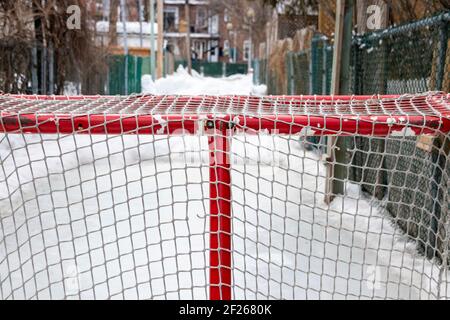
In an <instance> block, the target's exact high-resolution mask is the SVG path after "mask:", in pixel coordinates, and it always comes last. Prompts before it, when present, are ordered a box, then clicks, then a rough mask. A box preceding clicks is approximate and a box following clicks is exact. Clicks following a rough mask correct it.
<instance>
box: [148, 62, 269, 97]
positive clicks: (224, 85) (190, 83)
mask: <svg viewBox="0 0 450 320" xmlns="http://www.w3.org/2000/svg"><path fill="white" fill-rule="evenodd" d="M266 91H267V87H266V86H265V85H260V86H255V85H253V76H252V75H251V74H247V75H242V74H238V75H233V76H230V77H226V78H212V77H204V76H202V75H200V74H199V73H198V72H196V71H195V70H193V71H192V75H189V74H188V72H187V70H186V69H184V68H183V67H182V66H179V67H178V69H177V71H176V72H175V73H174V74H173V75H169V76H167V77H166V78H163V79H159V80H156V81H155V82H153V81H152V77H151V76H150V75H144V76H143V77H142V92H143V93H148V94H161V95H164V94H181V95H203V94H205V95H249V94H252V95H265V94H266Z"/></svg>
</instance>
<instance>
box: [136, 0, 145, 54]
mask: <svg viewBox="0 0 450 320" xmlns="http://www.w3.org/2000/svg"><path fill="white" fill-rule="evenodd" d="M137 5H138V12H139V44H140V46H141V48H142V47H143V46H144V39H143V35H142V21H143V20H144V13H143V11H142V7H143V6H144V5H143V3H142V0H138V3H137Z"/></svg>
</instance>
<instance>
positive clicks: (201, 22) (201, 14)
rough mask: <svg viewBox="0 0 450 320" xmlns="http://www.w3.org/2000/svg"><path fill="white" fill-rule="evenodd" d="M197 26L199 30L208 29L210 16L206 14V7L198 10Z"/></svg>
mask: <svg viewBox="0 0 450 320" xmlns="http://www.w3.org/2000/svg"><path fill="white" fill-rule="evenodd" d="M195 26H196V27H197V28H199V29H203V28H207V27H208V16H207V13H206V8H204V7H198V8H197V18H196V21H195Z"/></svg>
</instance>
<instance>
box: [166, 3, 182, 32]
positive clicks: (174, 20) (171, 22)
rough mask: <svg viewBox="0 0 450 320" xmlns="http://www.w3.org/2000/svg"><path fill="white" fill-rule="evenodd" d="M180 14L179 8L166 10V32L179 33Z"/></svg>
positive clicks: (167, 8)
mask: <svg viewBox="0 0 450 320" xmlns="http://www.w3.org/2000/svg"><path fill="white" fill-rule="evenodd" d="M178 24H179V13H178V8H177V7H165V8H164V32H178Z"/></svg>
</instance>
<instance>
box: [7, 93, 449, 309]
mask: <svg viewBox="0 0 450 320" xmlns="http://www.w3.org/2000/svg"><path fill="white" fill-rule="evenodd" d="M449 98H450V95H449V94H443V93H431V94H421V95H403V96H268V97H256V96H194V97H190V96H152V95H135V96H128V97H118V96H117V97H113V96H110V97H107V96H83V97H63V96H31V95H0V132H2V133H8V134H64V135H65V134H84V135H95V134H99V135H127V134H129V135H152V136H157V135H163V136H168V135H178V134H182V135H186V134H191V135H206V136H208V139H209V148H210V153H209V157H210V170H209V179H210V182H209V183H210V191H209V192H210V199H209V202H210V216H209V219H210V239H209V242H210V243H209V246H210V247H209V266H208V268H209V272H210V275H209V277H210V283H209V287H210V289H209V290H210V291H209V292H210V294H209V297H210V298H211V299H225V300H226V299H231V298H232V285H233V284H232V268H233V267H232V254H233V247H232V232H233V231H232V230H231V219H232V212H231V211H232V208H231V199H232V190H231V173H230V170H231V163H230V160H229V154H230V138H231V137H232V136H233V135H234V134H236V133H245V132H249V133H259V132H264V133H268V134H273V135H289V136H295V135H299V136H353V135H358V136H370V137H386V136H390V135H406V136H408V135H417V136H420V135H429V136H438V135H448V133H449V132H450V104H449Z"/></svg>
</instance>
